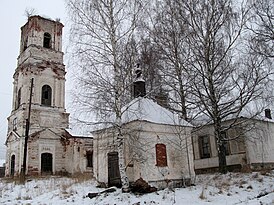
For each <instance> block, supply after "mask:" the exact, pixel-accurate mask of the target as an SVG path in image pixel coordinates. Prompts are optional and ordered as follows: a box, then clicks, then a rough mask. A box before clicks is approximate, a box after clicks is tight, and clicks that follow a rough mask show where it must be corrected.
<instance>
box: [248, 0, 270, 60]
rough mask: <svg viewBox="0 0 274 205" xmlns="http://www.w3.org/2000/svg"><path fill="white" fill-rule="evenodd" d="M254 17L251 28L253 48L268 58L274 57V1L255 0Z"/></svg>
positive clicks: (253, 6)
mask: <svg viewBox="0 0 274 205" xmlns="http://www.w3.org/2000/svg"><path fill="white" fill-rule="evenodd" d="M251 2H252V11H253V19H252V21H251V23H250V25H249V29H250V30H251V31H252V33H253V35H252V38H251V42H252V49H253V51H254V52H255V53H258V54H260V55H263V56H265V57H267V58H270V59H273V58H274V30H273V28H274V2H273V1H271V0H253V1H251Z"/></svg>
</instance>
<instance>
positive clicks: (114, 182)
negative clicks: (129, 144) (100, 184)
mask: <svg viewBox="0 0 274 205" xmlns="http://www.w3.org/2000/svg"><path fill="white" fill-rule="evenodd" d="M108 186H116V187H118V188H120V187H122V183H121V176H120V171H119V157H118V152H110V153H108Z"/></svg>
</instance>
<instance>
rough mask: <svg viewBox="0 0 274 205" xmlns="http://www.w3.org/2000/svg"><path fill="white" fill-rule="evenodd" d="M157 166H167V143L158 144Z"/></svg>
mask: <svg viewBox="0 0 274 205" xmlns="http://www.w3.org/2000/svg"><path fill="white" fill-rule="evenodd" d="M155 147H156V166H158V167H166V166H167V155H166V145H164V144H156V146H155Z"/></svg>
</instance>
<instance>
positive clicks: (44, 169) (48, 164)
mask: <svg viewBox="0 0 274 205" xmlns="http://www.w3.org/2000/svg"><path fill="white" fill-rule="evenodd" d="M41 173H42V174H52V154H51V153H43V154H41Z"/></svg>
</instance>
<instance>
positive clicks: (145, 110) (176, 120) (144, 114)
mask: <svg viewBox="0 0 274 205" xmlns="http://www.w3.org/2000/svg"><path fill="white" fill-rule="evenodd" d="M135 120H140V121H148V122H152V123H157V124H165V125H180V126H188V127H192V125H191V124H190V123H188V122H187V121H185V120H184V119H182V118H180V117H179V115H177V114H174V113H172V112H171V111H169V110H167V109H166V108H164V107H162V106H160V105H158V104H157V103H156V102H154V101H153V100H151V99H148V98H143V97H138V98H135V99H134V100H132V101H131V102H130V103H129V104H128V105H126V106H124V107H123V108H122V124H126V123H129V122H132V121H135ZM108 121H109V122H110V123H109V124H108V125H106V124H104V126H97V128H96V129H95V130H100V129H103V128H109V127H111V125H113V122H115V114H112V115H111V116H110V118H109V120H108ZM111 122H112V123H111ZM95 130H94V131H95Z"/></svg>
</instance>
